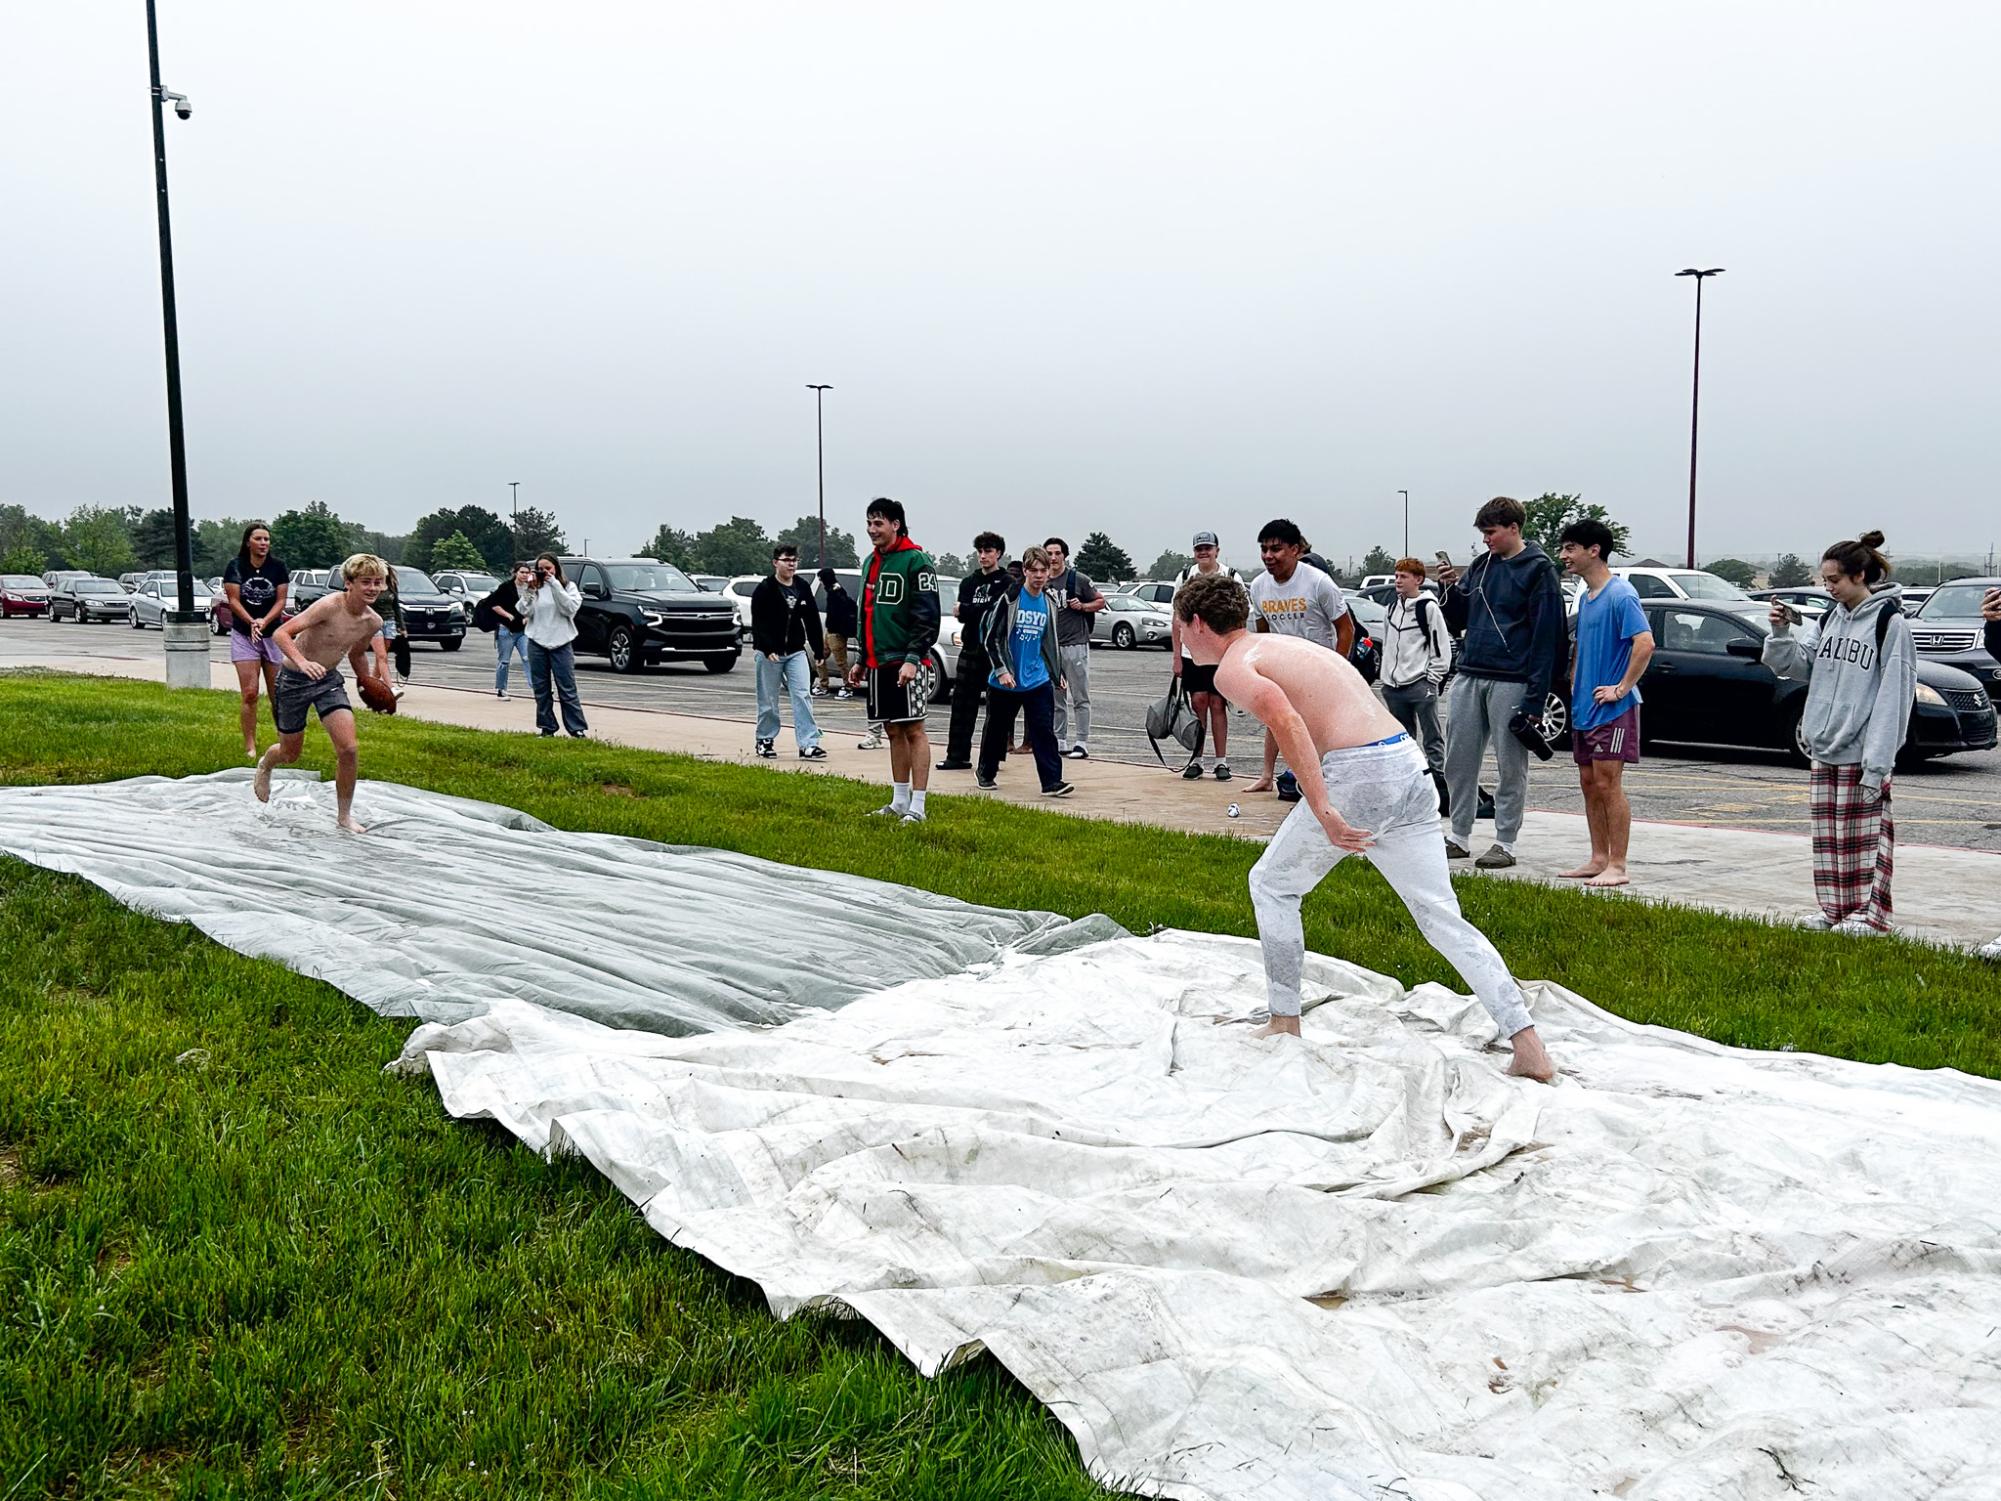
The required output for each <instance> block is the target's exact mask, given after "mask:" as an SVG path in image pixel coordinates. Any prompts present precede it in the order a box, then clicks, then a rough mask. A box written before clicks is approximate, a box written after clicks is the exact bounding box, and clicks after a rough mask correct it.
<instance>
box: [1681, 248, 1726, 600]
mask: <svg viewBox="0 0 2001 1501" xmlns="http://www.w3.org/2000/svg"><path fill="white" fill-rule="evenodd" d="M1722 274H1723V268H1722V267H1721V266H1712V267H1710V269H1709V270H1707V271H1698V270H1696V269H1695V267H1693V266H1690V267H1688V268H1687V269H1686V270H1682V271H1677V272H1675V275H1676V276H1692V277H1694V278H1695V376H1694V380H1693V381H1692V383H1691V385H1690V389H1689V397H1688V566H1689V567H1690V568H1694V567H1695V439H1696V434H1697V432H1698V430H1699V424H1700V423H1701V421H1702V284H1703V282H1705V281H1707V280H1708V279H1709V278H1710V277H1712V276H1721V275H1722Z"/></svg>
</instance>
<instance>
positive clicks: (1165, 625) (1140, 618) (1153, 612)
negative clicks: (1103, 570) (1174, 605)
mask: <svg viewBox="0 0 2001 1501" xmlns="http://www.w3.org/2000/svg"><path fill="white" fill-rule="evenodd" d="M1173 636H1174V613H1173V611H1172V610H1171V609H1170V608H1169V607H1168V606H1166V605H1163V604H1158V603H1156V602H1154V601H1153V600H1149V599H1140V598H1138V597H1137V596H1135V595H1131V594H1107V595H1106V596H1105V607H1104V609H1102V610H1100V611H1098V613H1097V614H1095V615H1093V616H1092V617H1091V641H1092V644H1093V645H1104V644H1110V645H1112V646H1117V647H1122V648H1124V649H1125V650H1127V651H1136V650H1138V649H1139V648H1140V647H1142V646H1159V647H1167V646H1168V645H1170V644H1171V642H1172V640H1173Z"/></svg>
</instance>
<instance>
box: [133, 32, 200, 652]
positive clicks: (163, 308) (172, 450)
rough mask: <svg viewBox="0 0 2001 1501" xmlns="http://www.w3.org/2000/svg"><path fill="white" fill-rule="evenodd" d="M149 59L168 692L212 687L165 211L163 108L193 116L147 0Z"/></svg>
mask: <svg viewBox="0 0 2001 1501" xmlns="http://www.w3.org/2000/svg"><path fill="white" fill-rule="evenodd" d="M146 59H147V62H148V64H149V66H150V68H151V71H152V97H153V186H154V199H155V203H156V206H157V208H158V210H159V216H160V326H161V332H162V335H163V337H164V340H165V344H166V355H167V468H168V474H169V477H170V481H171V483H172V486H173V498H174V583H175V590H176V592H175V597H174V603H175V605H176V607H177V608H175V609H172V610H162V611H161V612H160V621H161V631H160V634H161V635H162V636H163V637H164V638H165V643H166V654H167V686H168V687H169V688H206V687H207V686H208V631H207V627H206V626H205V625H204V623H203V621H202V617H201V616H200V615H199V614H197V613H196V612H195V579H194V574H195V567H194V540H193V537H192V535H191V534H190V528H189V524H188V460H187V446H186V444H185V442H184V441H183V439H182V434H181V333H180V320H179V318H178V316H177V315H176V312H175V307H174V234H173V224H172V221H171V218H170V216H169V214H168V212H167V126H166V120H165V116H164V114H163V112H162V109H161V106H162V105H164V104H165V103H166V102H167V101H168V100H170V99H171V100H172V101H173V102H174V113H175V114H177V115H179V116H180V117H181V118H182V119H183V120H185V119H187V118H188V117H189V116H190V115H192V114H193V113H194V111H193V109H192V108H191V107H190V106H189V104H188V100H187V96H186V95H185V94H176V93H174V92H173V91H172V90H170V89H166V88H162V87H161V85H160V27H159V22H158V19H157V18H156V16H155V15H154V9H153V0H146Z"/></svg>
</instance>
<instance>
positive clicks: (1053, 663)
mask: <svg viewBox="0 0 2001 1501" xmlns="http://www.w3.org/2000/svg"><path fill="white" fill-rule="evenodd" d="M1048 583H1049V554H1048V553H1047V552H1046V551H1044V550H1043V549H1042V548H1040V547H1031V548H1029V549H1028V551H1027V552H1025V553H1023V554H1022V557H1021V583H1020V584H1019V585H1017V586H1016V587H1015V588H1013V589H1010V590H1009V591H1008V593H1007V595H1006V597H1004V598H1003V599H1001V600H1000V601H998V602H997V603H996V604H994V605H993V606H992V607H990V608H989V609H988V610H987V612H986V616H985V618H984V619H983V620H982V621H981V623H980V644H981V646H982V647H983V648H984V649H985V651H986V654H987V660H988V661H990V662H992V663H993V664H994V670H993V672H992V673H991V674H990V675H989V676H988V678H987V727H986V730H985V731H984V733H982V734H981V736H980V764H979V767H978V770H977V780H978V782H979V785H980V786H982V787H985V788H989V789H991V788H993V787H995V786H996V785H998V784H997V783H996V781H995V778H996V777H997V776H998V775H999V773H1000V764H1001V759H1002V758H1003V757H1004V756H1006V755H1007V749H1008V746H1009V744H1010V743H1011V742H1012V740H1013V736H1014V720H1015V716H1016V715H1017V714H1019V715H1020V716H1021V718H1022V722H1023V723H1024V724H1025V725H1026V726H1027V732H1026V733H1027V740H1028V748H1029V750H1030V751H1031V752H1033V753H1034V756H1035V770H1036V774H1037V775H1038V776H1039V777H1040V778H1041V780H1042V791H1043V794H1044V796H1047V797H1068V796H1069V795H1070V793H1071V791H1072V790H1073V789H1072V788H1071V786H1070V784H1069V783H1068V782H1066V781H1064V780H1063V759H1062V756H1061V754H1060V753H1059V752H1058V750H1057V748H1056V694H1057V692H1058V691H1059V690H1060V689H1062V687H1063V657H1062V652H1061V648H1060V643H1059V642H1058V641H1057V639H1056V612H1055V609H1054V608H1053V605H1054V601H1052V600H1051V599H1050V597H1049V594H1048V592H1047V586H1048Z"/></svg>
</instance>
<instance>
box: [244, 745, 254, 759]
mask: <svg viewBox="0 0 2001 1501" xmlns="http://www.w3.org/2000/svg"><path fill="white" fill-rule="evenodd" d="M243 759H244V760H246V761H255V760H256V759H257V747H256V746H254V745H246V746H244V747H243Z"/></svg>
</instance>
